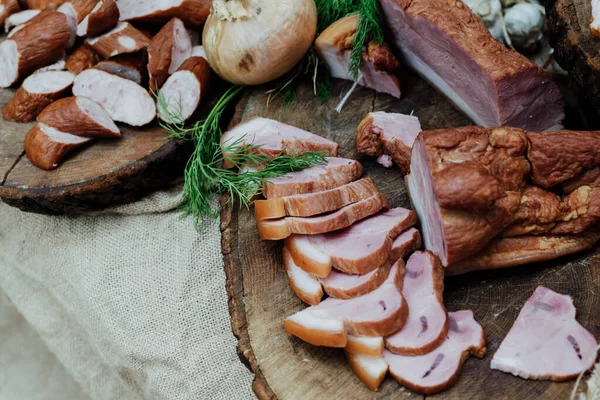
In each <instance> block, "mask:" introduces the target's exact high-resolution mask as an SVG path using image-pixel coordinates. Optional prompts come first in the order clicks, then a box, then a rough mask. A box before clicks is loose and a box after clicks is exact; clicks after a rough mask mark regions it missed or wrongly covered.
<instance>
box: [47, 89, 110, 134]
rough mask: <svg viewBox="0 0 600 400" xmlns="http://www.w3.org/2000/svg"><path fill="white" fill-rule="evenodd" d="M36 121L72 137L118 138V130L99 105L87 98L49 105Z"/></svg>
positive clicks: (69, 99) (59, 101) (58, 101)
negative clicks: (67, 133)
mask: <svg viewBox="0 0 600 400" xmlns="http://www.w3.org/2000/svg"><path fill="white" fill-rule="evenodd" d="M38 121H39V122H40V123H42V124H44V125H46V126H50V127H52V128H54V129H57V130H62V131H63V132H69V133H70V134H72V135H77V136H83V137H96V138H111V137H120V136H121V133H120V131H119V128H118V127H117V126H116V125H115V123H114V122H113V121H112V119H111V118H110V116H109V115H108V113H107V112H106V111H104V109H103V108H102V106H100V104H98V103H96V102H95V101H94V100H91V99H88V98H87V97H67V98H65V99H61V100H57V101H55V102H54V103H52V104H50V105H49V106H48V107H46V108H45V109H44V111H42V112H41V113H40V115H38Z"/></svg>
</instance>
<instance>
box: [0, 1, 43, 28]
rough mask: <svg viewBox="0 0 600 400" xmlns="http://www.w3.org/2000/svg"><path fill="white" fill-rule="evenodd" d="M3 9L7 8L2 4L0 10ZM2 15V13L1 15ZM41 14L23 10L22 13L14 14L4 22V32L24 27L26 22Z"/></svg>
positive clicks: (36, 11) (38, 11)
mask: <svg viewBox="0 0 600 400" xmlns="http://www.w3.org/2000/svg"><path fill="white" fill-rule="evenodd" d="M2 7H5V6H4V5H2V4H0V9H1V8H2ZM1 13H2V12H1V11H0V14H1ZM39 13H40V10H23V11H20V12H17V13H14V14H12V15H10V16H8V17H7V18H6V19H5V20H4V32H7V33H8V32H9V31H10V30H11V29H12V28H13V27H16V26H19V25H23V24H24V23H25V22H28V21H29V20H31V19H32V18H33V17H36V16H37V15H38V14H39ZM0 21H2V18H1V17H0Z"/></svg>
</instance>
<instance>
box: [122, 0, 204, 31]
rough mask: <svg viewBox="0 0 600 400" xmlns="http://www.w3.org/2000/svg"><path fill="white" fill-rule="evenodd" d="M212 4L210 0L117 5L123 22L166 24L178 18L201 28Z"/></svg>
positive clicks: (133, 1) (133, 0)
mask: <svg viewBox="0 0 600 400" xmlns="http://www.w3.org/2000/svg"><path fill="white" fill-rule="evenodd" d="M211 4H212V2H211V1H210V0H163V1H139V0H119V1H118V3H117V5H118V6H119V11H120V12H121V20H122V21H130V22H135V23H142V24H145V23H153V24H164V23H166V22H167V21H168V20H170V19H171V18H173V17H177V18H180V19H182V20H183V22H185V24H186V25H188V26H192V27H199V26H200V25H202V24H203V23H204V21H205V20H206V17H208V14H209V12H210V6H211Z"/></svg>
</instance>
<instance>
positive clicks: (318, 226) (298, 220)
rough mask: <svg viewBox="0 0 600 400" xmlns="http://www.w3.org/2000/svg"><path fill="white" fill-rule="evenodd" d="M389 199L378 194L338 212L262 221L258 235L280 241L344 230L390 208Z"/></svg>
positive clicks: (265, 238)
mask: <svg viewBox="0 0 600 400" xmlns="http://www.w3.org/2000/svg"><path fill="white" fill-rule="evenodd" d="M388 205H389V204H388V200H387V198H386V197H385V196H384V195H383V194H381V193H377V194H375V195H373V196H371V197H369V198H367V199H364V200H361V201H359V202H357V203H353V204H349V205H347V206H346V207H343V208H340V209H339V210H337V211H333V212H330V213H326V214H323V215H318V216H314V217H305V218H302V217H284V218H279V219H272V220H266V221H261V222H259V223H258V233H259V235H260V237H261V239H263V240H280V239H285V238H287V237H289V236H290V235H291V234H301V235H318V234H321V233H327V232H333V231H337V230H339V229H344V228H347V227H349V226H350V225H352V224H354V223H355V222H357V221H360V220H361V219H363V218H366V217H368V216H369V215H373V214H376V213H377V212H379V211H381V210H382V209H387V208H388Z"/></svg>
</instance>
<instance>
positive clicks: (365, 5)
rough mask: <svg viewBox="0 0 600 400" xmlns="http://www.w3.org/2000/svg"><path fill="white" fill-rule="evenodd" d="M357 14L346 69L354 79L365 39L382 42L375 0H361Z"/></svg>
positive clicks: (380, 22)
mask: <svg viewBox="0 0 600 400" xmlns="http://www.w3.org/2000/svg"><path fill="white" fill-rule="evenodd" d="M358 15H359V17H358V26H357V28H356V34H355V35H354V41H353V42H352V56H351V58H350V67H349V71H348V72H350V74H352V77H353V78H354V80H357V79H358V74H359V71H360V63H361V60H362V52H363V48H364V46H365V43H366V42H367V40H372V41H374V42H375V43H377V44H381V43H383V28H382V27H381V24H382V20H381V10H380V9H379V4H378V3H377V0H361V1H360V7H359V9H358Z"/></svg>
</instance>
